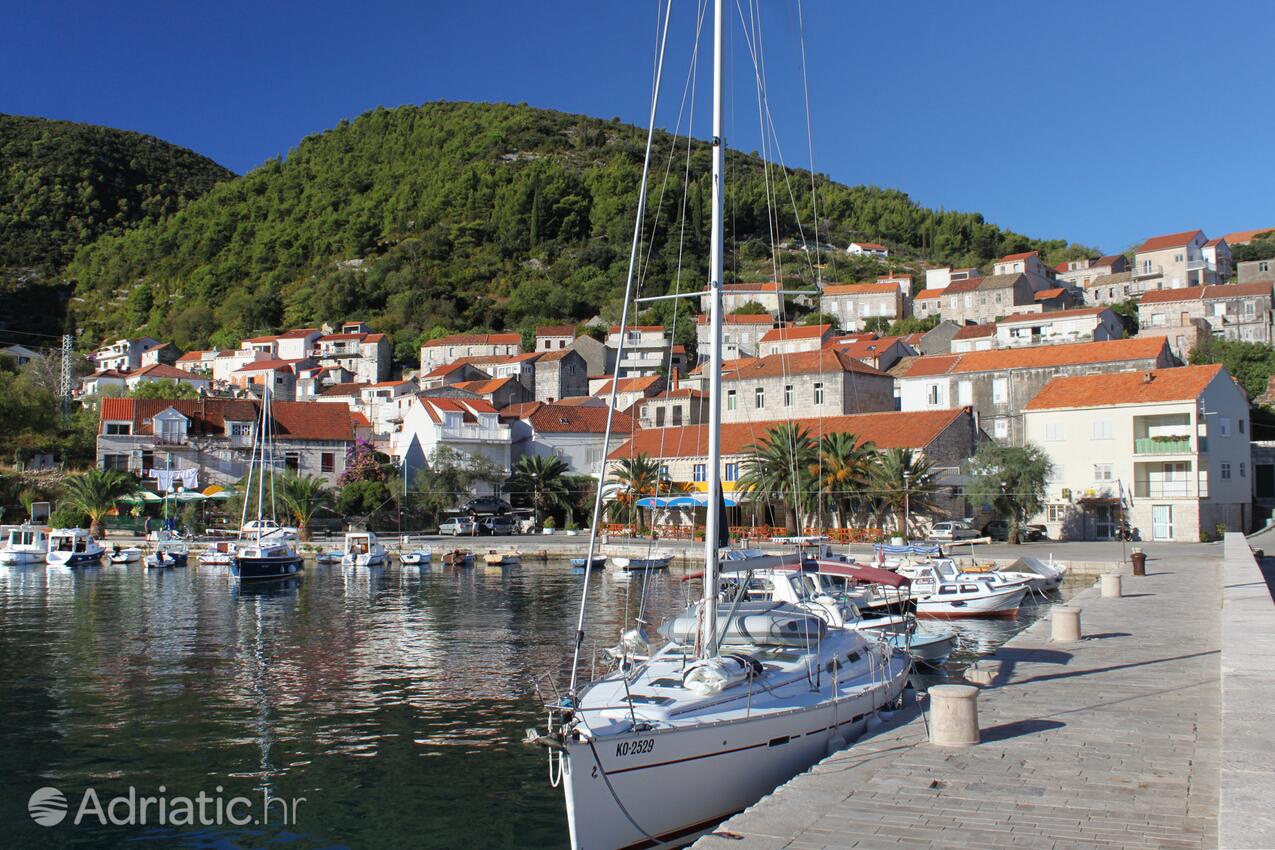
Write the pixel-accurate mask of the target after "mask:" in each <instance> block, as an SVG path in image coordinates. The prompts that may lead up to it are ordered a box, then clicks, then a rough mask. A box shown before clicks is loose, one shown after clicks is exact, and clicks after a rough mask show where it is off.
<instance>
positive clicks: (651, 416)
mask: <svg viewBox="0 0 1275 850" xmlns="http://www.w3.org/2000/svg"><path fill="white" fill-rule="evenodd" d="M635 410H636V412H637V421H638V422H639V423H640V424H641V426H642V427H643V428H669V427H674V428H678V427H681V426H682V425H701V424H703V423H705V422H707V421H708V393H706V392H704V391H703V390H697V389H692V388H691V387H679V388H677V389H671V390H665V391H664V392H662V393H658V394H656V395H653V396H650V397H648V398H644V399H640V400H639V401H638V403H637V405H636V408H635Z"/></svg>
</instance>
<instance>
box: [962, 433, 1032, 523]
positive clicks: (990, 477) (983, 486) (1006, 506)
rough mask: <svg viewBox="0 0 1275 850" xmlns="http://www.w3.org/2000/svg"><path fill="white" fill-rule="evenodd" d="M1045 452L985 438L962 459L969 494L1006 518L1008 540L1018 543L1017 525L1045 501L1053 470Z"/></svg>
mask: <svg viewBox="0 0 1275 850" xmlns="http://www.w3.org/2000/svg"><path fill="white" fill-rule="evenodd" d="M1053 468H1054V466H1053V463H1052V462H1051V461H1050V460H1049V455H1047V454H1045V452H1044V451H1043V450H1042V449H1041V448H1040V447H1039V446H1033V445H1031V444H1030V443H1029V444H1028V445H1025V446H1002V445H1001V444H999V443H995V442H991V441H989V442H986V443H983V444H982V445H981V446H979V447H978V451H976V452H975V453H974V457H972V458H970V460H969V461H967V463H966V472H967V474H968V475H969V476H970V483H969V485H968V486H967V487H966V488H965V490H966V493H968V494H969V496H970V497H971V498H974V499H981V500H982V501H983V502H984V503H986V504H990V505H991V506H992V509H993V510H994V511H995V512H996V515H997V517H1000V518H1004V519H1006V520H1008V521H1009V540H1010V542H1011V543H1018V542H1019V541H1018V529H1019V527H1020V526H1021V525H1022V524H1023V523H1024V522H1026V521H1027V519H1028V518H1029V517H1031V516H1034V515H1035V514H1037V513H1039V512H1040V511H1041V510H1042V508H1043V507H1044V504H1045V494H1046V487H1048V485H1049V476H1050V475H1051V474H1052V473H1053Z"/></svg>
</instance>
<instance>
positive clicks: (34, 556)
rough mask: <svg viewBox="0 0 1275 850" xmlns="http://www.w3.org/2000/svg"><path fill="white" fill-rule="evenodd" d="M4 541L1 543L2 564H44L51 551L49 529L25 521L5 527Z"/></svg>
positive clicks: (0, 561)
mask: <svg viewBox="0 0 1275 850" xmlns="http://www.w3.org/2000/svg"><path fill="white" fill-rule="evenodd" d="M3 536H4V543H3V545H0V564H3V565H7V566H20V565H23V564H43V563H44V558H45V556H46V555H48V553H49V530H48V529H47V528H42V527H41V526H38V525H31V524H30V523H23V524H22V525H10V526H5V528H4V535H3Z"/></svg>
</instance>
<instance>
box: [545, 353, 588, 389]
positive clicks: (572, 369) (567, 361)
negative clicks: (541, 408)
mask: <svg viewBox="0 0 1275 850" xmlns="http://www.w3.org/2000/svg"><path fill="white" fill-rule="evenodd" d="M534 369H535V383H534V387H533V395H534V397H535V399H536V401H543V402H554V401H558V400H560V399H564V398H571V397H572V396H582V395H588V394H589V371H588V366H587V364H586V363H585V362H584V358H583V357H581V356H580V353H579V352H578V351H576V350H575V349H574V348H559V349H554V350H553V351H545V352H543V353H540V355H539V357H537V358H536V361H535V363H534Z"/></svg>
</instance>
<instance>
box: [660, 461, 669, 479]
mask: <svg viewBox="0 0 1275 850" xmlns="http://www.w3.org/2000/svg"><path fill="white" fill-rule="evenodd" d="M660 477H661V478H668V464H667V463H662V464H660Z"/></svg>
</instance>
